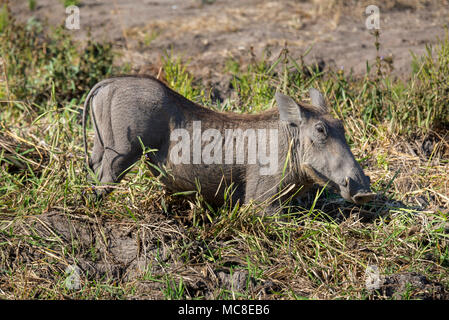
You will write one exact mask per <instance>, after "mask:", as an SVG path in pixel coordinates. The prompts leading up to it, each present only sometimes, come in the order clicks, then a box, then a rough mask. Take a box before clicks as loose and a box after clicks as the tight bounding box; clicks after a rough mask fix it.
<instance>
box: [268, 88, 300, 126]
mask: <svg viewBox="0 0 449 320" xmlns="http://www.w3.org/2000/svg"><path fill="white" fill-rule="evenodd" d="M274 98H275V99H276V103H277V105H278V109H279V118H280V119H281V120H284V121H290V122H298V121H301V118H302V117H301V110H300V109H299V106H298V105H297V104H296V102H295V101H294V100H293V99H292V98H290V97H289V96H286V95H285V94H282V93H280V92H276V93H275V95H274Z"/></svg>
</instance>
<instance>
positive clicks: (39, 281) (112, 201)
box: [0, 12, 449, 299]
mask: <svg viewBox="0 0 449 320" xmlns="http://www.w3.org/2000/svg"><path fill="white" fill-rule="evenodd" d="M1 17H2V15H1V12H0V38H1V40H2V41H1V42H0V50H2V51H1V53H2V58H3V59H4V61H5V62H6V63H5V64H4V65H3V66H5V70H3V69H2V70H0V71H1V72H2V73H1V74H0V78H1V80H3V81H0V101H1V102H0V257H1V259H0V297H1V298H5V299H62V298H72V299H127V298H136V297H138V298H160V299H184V298H188V299H190V298H192V299H196V298H198V299H211V298H219V299H241V298H244V299H281V298H285V299H323V298H330V299H375V298H376V299H377V298H386V299H391V298H395V297H391V296H382V295H380V296H379V295H376V294H375V293H373V292H369V291H367V290H366V288H365V271H366V269H367V267H368V266H369V265H372V264H374V265H376V266H377V267H378V269H379V271H380V273H381V274H382V275H384V276H389V275H393V274H396V273H404V272H417V273H419V274H422V275H424V276H426V277H427V278H428V279H429V280H431V281H435V282H438V283H440V284H441V285H443V286H444V287H445V288H446V289H447V288H448V286H449V272H448V265H449V246H448V240H449V239H448V238H449V236H448V222H447V220H448V212H449V202H448V201H449V189H448V186H447V172H448V169H449V167H448V166H449V161H448V157H447V151H444V141H443V140H442V142H441V143H439V144H437V145H436V146H435V149H434V150H433V153H432V157H430V158H429V157H426V156H424V155H422V154H420V153H419V150H417V151H416V152H417V153H418V155H413V154H410V153H408V152H409V151H408V149H407V147H404V146H407V144H408V145H409V146H412V145H411V143H413V142H414V141H418V142H421V141H422V139H424V137H425V136H426V135H428V134H435V135H440V136H444V133H445V132H447V126H448V122H449V120H448V114H449V111H448V108H447V105H448V100H447V99H448V94H447V92H448V91H447V90H448V88H447V85H448V83H449V82H448V81H446V80H447V75H448V74H449V73H448V72H447V71H448V70H447V68H448V65H449V64H448V63H449V44H448V40H447V35H446V38H444V39H441V41H440V42H439V44H438V45H437V46H436V47H435V48H434V50H430V48H429V50H428V51H427V53H426V54H425V55H424V56H422V57H415V59H414V61H413V70H414V71H413V73H412V74H410V77H409V79H408V80H407V81H404V80H397V79H393V78H390V76H389V74H388V72H386V71H385V69H382V73H381V76H380V77H379V76H377V73H376V72H374V73H376V75H375V76H373V75H372V73H373V71H376V70H371V72H370V73H368V74H367V75H366V76H365V77H363V78H361V79H360V78H358V79H357V78H354V77H353V76H352V75H351V74H346V73H345V72H343V71H342V70H338V71H335V72H333V71H330V72H326V73H323V72H320V71H319V70H317V68H315V67H314V66H307V65H305V64H304V63H302V61H303V59H301V58H300V59H294V58H293V57H291V56H288V55H286V54H285V52H284V53H283V54H282V55H281V56H280V57H278V59H277V60H275V62H274V63H273V64H269V63H268V62H267V59H265V58H264V57H261V58H260V59H257V58H256V57H254V59H253V61H252V62H251V63H250V64H249V65H247V66H241V65H240V64H239V62H237V61H234V60H232V59H231V60H228V61H227V63H226V64H227V67H226V70H225V71H223V72H228V73H229V74H231V75H232V80H231V84H232V86H233V88H234V90H235V92H236V95H235V96H234V97H235V98H232V99H231V98H230V99H228V100H225V101H224V102H222V103H220V104H214V103H213V102H212V101H210V99H209V97H208V95H207V94H206V92H207V90H206V88H203V87H202V86H201V85H200V84H199V83H200V82H199V81H196V79H195V78H194V77H193V76H192V74H191V73H189V67H188V64H184V63H182V60H181V59H178V58H175V57H174V56H173V55H172V54H168V55H167V56H166V57H165V58H164V60H163V73H162V74H163V75H164V79H165V80H166V82H167V83H168V84H169V85H170V86H171V87H172V88H173V89H174V90H176V91H178V92H180V93H181V94H183V95H184V96H186V97H188V98H189V99H192V100H194V101H196V102H198V103H203V104H205V105H206V106H208V107H211V108H215V109H219V110H223V111H235V112H259V111H261V110H264V109H267V108H270V107H271V106H273V95H274V92H275V91H276V90H277V89H281V90H284V91H286V92H287V93H289V94H290V95H292V96H293V97H295V98H296V99H298V100H305V99H307V95H306V92H307V90H308V88H309V87H311V86H313V87H316V88H319V89H320V90H321V91H323V92H324V93H325V96H326V97H327V99H328V100H329V102H330V105H331V106H332V112H333V113H334V115H335V116H336V117H338V118H340V119H342V120H343V121H344V124H345V128H346V131H347V138H348V142H349V143H350V145H351V147H352V150H353V152H354V154H355V156H356V158H357V159H359V161H360V163H361V164H362V166H363V167H364V169H365V170H366V172H367V173H368V174H369V175H370V176H371V179H372V182H373V183H372V185H373V189H374V190H375V191H377V192H379V193H380V194H381V195H382V196H381V197H380V198H379V199H378V200H376V201H374V202H373V203H371V204H368V205H365V206H362V207H358V206H354V205H351V204H349V203H346V202H344V201H342V200H341V199H340V197H338V196H336V195H334V194H332V193H330V192H329V191H327V190H318V191H317V193H316V195H314V194H312V195H311V198H310V199H309V200H304V201H305V203H301V204H299V205H295V206H294V205H291V206H290V207H289V208H286V209H288V210H286V211H285V212H284V213H282V214H281V215H280V216H278V217H261V216H260V215H258V214H257V213H258V212H259V210H260V209H258V208H257V207H256V206H255V205H254V204H248V205H244V206H240V207H235V208H233V209H231V208H230V207H229V206H223V207H222V208H218V209H213V208H211V207H210V206H208V205H207V204H206V203H205V202H204V200H203V199H202V198H201V195H198V194H197V196H196V197H193V198H187V197H185V196H184V195H181V194H178V195H169V194H168V193H166V191H164V189H163V188H162V186H161V185H160V183H159V182H158V181H157V179H155V178H154V177H152V176H151V175H150V173H149V170H148V167H147V164H146V161H145V157H144V156H143V157H142V159H141V161H139V163H138V164H137V165H136V166H135V167H133V168H132V170H131V172H130V173H129V174H128V175H127V176H126V178H125V179H124V181H123V182H122V183H120V184H119V185H117V186H115V188H116V190H115V191H114V192H113V193H112V194H110V195H109V196H108V197H107V198H106V199H105V200H104V201H103V202H101V203H92V202H89V201H88V200H86V199H85V197H84V196H83V192H84V193H86V192H89V187H90V185H89V182H88V180H87V173H86V171H85V168H84V156H83V148H82V130H81V125H80V115H79V111H80V110H81V108H80V107H81V104H82V102H83V101H84V100H83V99H84V97H85V95H86V93H87V92H88V90H89V88H90V87H91V86H92V85H93V84H94V83H95V82H96V81H99V80H101V79H103V78H105V77H108V76H109V75H112V74H113V73H120V72H121V71H122V70H121V68H118V69H117V70H115V69H113V68H111V67H110V66H111V65H113V63H114V52H113V51H112V47H111V46H110V44H100V43H95V42H93V41H90V42H88V43H85V44H84V46H81V45H79V44H78V43H75V42H74V41H73V40H72V39H70V37H69V36H68V35H66V34H64V33H62V30H59V29H57V30H55V31H54V32H51V33H49V34H47V35H45V37H43V38H42V34H41V33H40V31H39V29H38V26H28V27H27V26H26V25H21V24H17V23H16V22H13V21H11V20H10V19H9V18H8V16H6V17H7V19H5V20H2V18H1ZM2 21H8V22H7V23H6V22H2ZM39 37H41V39H44V41H43V42H40V41H38V40H37V39H38V38H39ZM44 48H46V49H45V50H47V51H46V54H43V53H41V51H43V50H44ZM75 48H77V49H75ZM5 80H7V81H5ZM444 106H446V107H444ZM444 130H446V131H444ZM446 150H447V149H446ZM147 151H148V150H147ZM445 152H446V153H445ZM418 199H421V200H422V201H424V200H425V201H426V202H427V205H426V206H425V208H422V207H420V206H419V205H418V204H419V202H417V201H418ZM130 257H132V258H135V259H131V258H130ZM131 260H132V261H133V262H131V264H129V261H131ZM127 263H128V265H127ZM68 265H78V266H79V267H80V268H81V269H82V270H83V271H82V273H81V274H80V283H81V288H80V289H77V290H73V289H69V288H67V287H66V286H65V281H66V279H67V276H68V275H67V274H66V272H65V270H66V269H67V266H68ZM89 266H93V267H89ZM126 266H128V267H126ZM236 274H237V275H238V276H239V277H240V279H241V282H237V280H235V279H234V278H237V277H236V276H235V275H236ZM233 277H234V278H233ZM232 279H234V280H232ZM239 283H240V284H241V285H242V286H241V287H238V284H239ZM237 287H238V288H237ZM401 295H402V297H403V298H405V299H416V298H420V296H419V290H416V289H414V288H413V287H411V286H409V285H408V286H406V289H405V291H404V292H402V293H401Z"/></svg>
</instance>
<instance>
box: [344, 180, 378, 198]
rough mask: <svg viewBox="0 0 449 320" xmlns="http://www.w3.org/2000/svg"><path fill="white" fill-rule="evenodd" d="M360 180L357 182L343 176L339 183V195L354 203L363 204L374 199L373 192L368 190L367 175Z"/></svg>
mask: <svg viewBox="0 0 449 320" xmlns="http://www.w3.org/2000/svg"><path fill="white" fill-rule="evenodd" d="M362 180H363V181H362V182H358V181H356V180H354V179H352V178H351V177H345V180H344V182H343V184H342V185H340V186H339V187H340V194H341V196H342V197H343V198H344V199H346V200H348V201H351V202H354V203H356V204H364V203H367V202H369V201H371V200H373V199H374V197H375V196H376V194H375V193H373V192H371V190H370V181H369V177H367V176H365V177H363V179H362Z"/></svg>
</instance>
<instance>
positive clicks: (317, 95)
mask: <svg viewBox="0 0 449 320" xmlns="http://www.w3.org/2000/svg"><path fill="white" fill-rule="evenodd" d="M309 95H310V101H311V103H312V105H314V106H315V107H316V108H317V109H318V110H320V111H321V112H328V110H327V105H326V100H324V96H323V95H322V93H321V92H319V91H318V90H317V89H315V88H310V89H309Z"/></svg>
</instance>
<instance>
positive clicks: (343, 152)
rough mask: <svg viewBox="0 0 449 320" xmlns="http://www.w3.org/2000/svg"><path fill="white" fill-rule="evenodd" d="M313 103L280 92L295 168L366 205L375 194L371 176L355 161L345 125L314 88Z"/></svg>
mask: <svg viewBox="0 0 449 320" xmlns="http://www.w3.org/2000/svg"><path fill="white" fill-rule="evenodd" d="M309 93H310V98H311V103H312V105H306V104H301V105H298V104H297V103H296V102H295V101H294V100H293V99H292V98H290V97H288V96H286V95H283V94H281V93H276V95H275V98H276V102H277V105H278V108H279V115H280V120H281V121H283V122H284V124H285V128H286V130H287V131H288V135H289V136H290V137H291V139H292V141H293V144H292V147H293V149H292V153H293V154H292V159H293V161H294V163H295V167H297V168H294V170H298V172H299V173H300V174H302V175H305V176H307V177H308V179H311V180H313V181H314V182H316V183H318V184H321V185H323V184H326V183H328V185H329V186H331V187H333V188H334V189H336V190H337V192H339V193H340V194H341V196H342V197H343V198H344V199H346V200H348V201H351V202H354V203H357V204H363V203H366V202H368V201H370V200H372V199H373V198H374V196H375V194H374V193H372V192H371V191H370V179H369V177H368V176H366V175H365V174H364V172H363V170H362V168H361V167H360V165H359V163H358V162H357V161H356V160H355V158H354V155H353V154H352V152H351V150H350V149H349V146H348V144H347V143H346V140H345V132H344V128H343V124H342V122H341V121H340V120H337V119H334V118H333V117H332V116H331V115H330V114H329V112H328V110H327V106H326V103H325V100H324V97H323V95H322V94H321V93H320V92H319V91H317V90H316V89H310V91H309Z"/></svg>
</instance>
